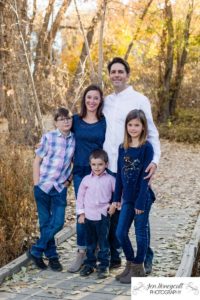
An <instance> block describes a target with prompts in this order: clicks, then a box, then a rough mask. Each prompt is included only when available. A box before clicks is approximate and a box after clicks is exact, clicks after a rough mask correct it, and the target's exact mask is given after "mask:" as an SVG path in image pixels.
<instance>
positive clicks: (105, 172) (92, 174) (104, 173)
mask: <svg viewBox="0 0 200 300" xmlns="http://www.w3.org/2000/svg"><path fill="white" fill-rule="evenodd" d="M106 174H108V172H107V171H106V170H105V171H104V172H103V173H101V175H100V176H97V175H96V174H94V173H93V171H91V173H90V176H91V177H93V176H96V177H102V176H103V175H106Z"/></svg>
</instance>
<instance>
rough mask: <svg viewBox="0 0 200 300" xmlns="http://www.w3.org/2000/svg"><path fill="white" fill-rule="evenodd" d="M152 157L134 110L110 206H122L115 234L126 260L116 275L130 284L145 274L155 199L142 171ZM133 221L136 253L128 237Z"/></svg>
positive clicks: (141, 116)
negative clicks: (132, 278) (145, 261)
mask: <svg viewBox="0 0 200 300" xmlns="http://www.w3.org/2000/svg"><path fill="white" fill-rule="evenodd" d="M152 159H153V147H152V145H151V144H150V143H149V142H148V141H147V120H146V117H145V114H144V112H143V111H142V110H138V109H134V110H132V111H130V112H129V114H128V115H127V117H126V122H125V136H124V142H123V144H122V145H120V147H119V156H118V170H117V178H116V188H115V193H114V200H113V205H112V206H111V208H110V209H114V208H119V207H120V206H121V212H120V216H119V223H118V227H117V232H116V235H117V238H118V240H119V241H120V243H121V246H122V249H123V251H124V254H125V256H126V261H127V262H126V267H125V269H124V271H123V272H122V273H121V274H119V275H117V276H116V279H117V280H119V281H120V282H121V283H131V277H142V276H145V270H144V260H145V256H146V252H147V248H148V245H149V238H150V237H149V212H150V209H151V205H152V202H153V201H154V200H155V197H154V194H153V191H152V190H151V188H150V186H149V185H148V181H149V179H147V178H145V177H146V176H147V175H146V173H145V170H146V168H147V166H148V165H149V164H150V162H151V161H152ZM121 198H122V204H121ZM113 207H114V208H113ZM133 222H134V227H135V235H136V244H137V251H136V253H135V252H134V250H133V247H132V244H131V241H130V239H129V236H128V234H129V229H130V227H131V225H132V223H133Z"/></svg>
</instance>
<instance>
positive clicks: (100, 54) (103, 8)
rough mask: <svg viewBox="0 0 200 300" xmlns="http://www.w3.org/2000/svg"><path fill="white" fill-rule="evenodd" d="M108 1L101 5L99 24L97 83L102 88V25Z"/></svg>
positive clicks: (104, 0) (105, 0)
mask: <svg viewBox="0 0 200 300" xmlns="http://www.w3.org/2000/svg"><path fill="white" fill-rule="evenodd" d="M107 4H108V1H107V0H103V7H102V10H103V11H102V16H101V26H100V32H99V63H98V84H99V86H100V87H101V88H102V87H103V80H102V69H103V32H104V25H105V17H106V8H107Z"/></svg>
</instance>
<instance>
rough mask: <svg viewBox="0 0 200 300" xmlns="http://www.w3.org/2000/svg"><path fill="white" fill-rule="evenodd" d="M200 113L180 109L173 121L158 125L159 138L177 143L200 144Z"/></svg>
mask: <svg viewBox="0 0 200 300" xmlns="http://www.w3.org/2000/svg"><path fill="white" fill-rule="evenodd" d="M199 124H200V111H199V110H192V109H181V110H178V111H177V115H176V117H175V118H174V119H172V120H169V121H168V123H167V124H160V125H159V133H160V137H162V138H166V139H169V140H174V141H177V142H187V143H193V144H195V143H200V127H199Z"/></svg>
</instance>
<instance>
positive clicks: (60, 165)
mask: <svg viewBox="0 0 200 300" xmlns="http://www.w3.org/2000/svg"><path fill="white" fill-rule="evenodd" d="M54 121H55V126H56V130H53V131H50V132H48V133H46V134H44V135H43V136H42V139H41V142H40V146H39V148H38V149H37V150H36V151H35V152H36V157H35V159H34V163H33V181H34V196H35V201H36V204H37V210H38V218H39V225H40V238H39V239H38V240H37V242H36V243H35V244H34V245H33V246H32V247H31V249H30V251H29V252H28V257H29V258H30V259H31V260H32V261H33V262H34V263H35V265H36V266H37V267H38V268H40V269H46V268H47V265H46V264H45V263H44V261H43V258H42V256H43V253H44V254H45V256H46V257H47V258H48V259H49V266H50V268H51V269H52V270H54V271H61V270H62V265H61V264H60V262H59V259H58V254H57V251H56V245H55V239H54V236H55V234H56V233H57V232H58V231H60V230H61V229H62V228H63V225H64V220H65V208H66V204H67V203H66V196H67V186H68V184H69V183H70V179H69V177H70V173H71V160H72V157H73V154H74V147H75V140H74V136H73V133H71V131H70V129H71V127H72V115H71V113H70V112H69V111H68V110H67V109H65V108H59V109H57V110H56V112H55V115H54Z"/></svg>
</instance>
